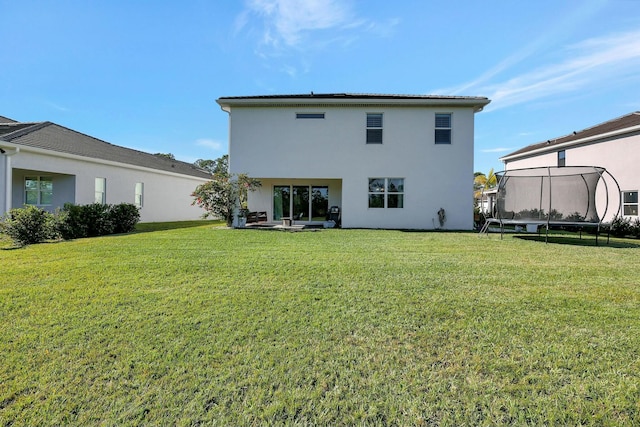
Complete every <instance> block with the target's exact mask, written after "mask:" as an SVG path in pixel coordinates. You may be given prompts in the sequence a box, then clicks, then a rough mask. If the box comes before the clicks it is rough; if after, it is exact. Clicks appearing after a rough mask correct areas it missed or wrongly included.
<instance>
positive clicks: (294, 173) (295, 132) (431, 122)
mask: <svg viewBox="0 0 640 427" xmlns="http://www.w3.org/2000/svg"><path fill="white" fill-rule="evenodd" d="M296 112H324V113H325V119H296ZM437 112H445V113H452V126H453V131H452V134H453V136H452V140H453V143H452V144H451V145H436V144H434V126H435V113H437ZM366 113H383V114H384V119H383V134H384V135H383V144H366V143H365V141H366V139H365V136H366ZM230 116H231V117H230V123H231V124H230V141H231V143H230V149H229V155H230V156H229V157H230V168H231V171H232V172H234V173H247V174H249V175H250V176H252V177H256V178H280V179H286V178H291V179H293V178H297V179H341V180H342V194H341V195H342V200H341V203H340V206H341V208H342V215H343V217H342V223H343V226H344V227H367V228H414V229H428V228H433V227H434V224H435V225H436V226H439V225H438V221H437V211H438V210H439V209H440V208H444V209H445V210H446V213H447V222H446V224H445V228H448V229H471V228H472V222H473V210H472V208H473V189H472V185H473V120H474V113H473V111H472V109H469V108H417V107H384V108H383V107H372V108H364V107H342V108H336V107H310V108H250V107H244V108H237V107H236V108H233V109H232V111H231V114H230ZM376 177H382V178H384V177H396V178H404V179H405V182H404V184H405V196H404V208H403V209H369V208H368V178H376ZM270 191H271V190H270V188H268V186H265V187H264V188H263V190H262V191H261V192H260V193H259V194H254V195H252V197H259V198H262V199H264V198H265V197H269V198H270V197H271V195H270V194H262V193H265V192H270Z"/></svg>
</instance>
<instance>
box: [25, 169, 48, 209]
mask: <svg viewBox="0 0 640 427" xmlns="http://www.w3.org/2000/svg"><path fill="white" fill-rule="evenodd" d="M52 200H53V179H52V178H51V177H50V176H27V177H25V179H24V203H25V204H26V205H41V206H49V205H51V202H52Z"/></svg>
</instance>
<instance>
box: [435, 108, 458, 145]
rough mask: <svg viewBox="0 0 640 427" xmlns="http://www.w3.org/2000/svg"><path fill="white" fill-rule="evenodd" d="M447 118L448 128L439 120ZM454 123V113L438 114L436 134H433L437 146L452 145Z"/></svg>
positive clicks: (436, 116) (436, 117)
mask: <svg viewBox="0 0 640 427" xmlns="http://www.w3.org/2000/svg"><path fill="white" fill-rule="evenodd" d="M445 117H446V118H447V122H448V123H446V125H447V126H444V125H443V123H442V120H438V119H443V118H445ZM452 122H453V113H436V115H435V126H434V133H433V138H434V139H433V140H434V143H435V144H438V145H451V143H452V141H453V136H452V133H453V132H452V128H453V126H452Z"/></svg>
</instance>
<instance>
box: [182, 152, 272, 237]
mask: <svg viewBox="0 0 640 427" xmlns="http://www.w3.org/2000/svg"><path fill="white" fill-rule="evenodd" d="M224 157H226V156H223V158H224ZM218 160H220V159H218ZM261 185H262V184H261V183H260V181H259V180H257V179H255V178H250V177H249V176H247V175H245V174H230V173H229V172H228V170H224V171H219V172H217V173H215V174H214V175H213V179H212V180H211V181H209V182H205V183H204V184H201V185H199V186H198V187H197V188H196V190H195V191H194V192H193V193H192V194H191V196H193V197H194V201H193V203H192V204H193V205H198V206H200V207H201V208H203V209H204V210H205V211H206V212H205V213H204V215H203V218H208V217H214V218H221V219H224V220H225V221H226V222H227V226H229V227H231V225H232V224H233V217H234V214H235V212H236V209H237V208H238V207H239V208H240V209H246V207H247V195H248V192H249V191H255V190H257V189H258V188H259V187H260V186H261Z"/></svg>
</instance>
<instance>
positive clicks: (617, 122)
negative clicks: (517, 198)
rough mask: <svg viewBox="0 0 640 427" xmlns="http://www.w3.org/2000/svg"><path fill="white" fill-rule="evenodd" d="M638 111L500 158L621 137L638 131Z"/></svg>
mask: <svg viewBox="0 0 640 427" xmlns="http://www.w3.org/2000/svg"><path fill="white" fill-rule="evenodd" d="M639 127H640V111H635V112H633V113H630V114H627V115H624V116H622V117H618V118H616V119H613V120H609V121H607V122H604V123H600V124H598V125H595V126H593V127H590V128H587V129H583V130H580V131H576V132H572V133H570V134H569V135H565V136H561V137H558V138H554V139H549V140H547V141H543V142H537V143H535V144H531V145H528V146H526V147H524V148H521V149H519V150H517V151H514V152H513V153H510V154H507V155H506V156H503V157H501V158H500V159H501V160H510V159H511V158H515V157H521V156H524V155H526V154H529V153H532V152H535V151H554V150H556V149H558V148H559V147H558V146H565V145H569V146H571V145H578V144H581V143H584V142H593V141H594V140H598V139H602V138H608V137H610V136H614V135H621V134H625V133H627V132H634V131H640V128H639Z"/></svg>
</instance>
